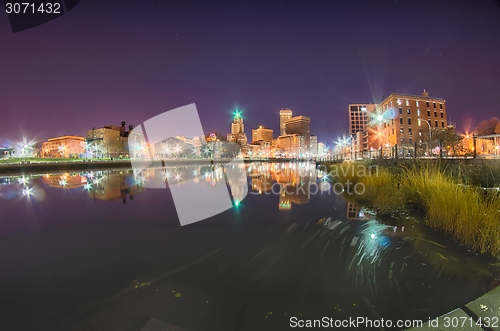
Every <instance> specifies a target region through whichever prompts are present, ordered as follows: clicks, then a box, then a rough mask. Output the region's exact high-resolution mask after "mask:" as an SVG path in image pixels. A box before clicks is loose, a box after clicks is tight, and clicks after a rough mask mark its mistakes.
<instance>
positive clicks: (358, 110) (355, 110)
mask: <svg viewBox="0 0 500 331" xmlns="http://www.w3.org/2000/svg"><path fill="white" fill-rule="evenodd" d="M375 107H376V105H374V104H349V108H348V111H349V135H351V136H353V135H355V134H356V133H357V132H360V131H361V132H364V131H366V130H367V127H368V114H369V113H370V112H373V110H374V109H375Z"/></svg>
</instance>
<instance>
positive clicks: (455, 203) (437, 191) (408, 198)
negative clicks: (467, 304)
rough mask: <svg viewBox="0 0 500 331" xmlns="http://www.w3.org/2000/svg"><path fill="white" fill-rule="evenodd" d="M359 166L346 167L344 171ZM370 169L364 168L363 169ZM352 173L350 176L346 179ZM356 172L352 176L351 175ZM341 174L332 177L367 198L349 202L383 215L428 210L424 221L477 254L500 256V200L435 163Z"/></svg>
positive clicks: (358, 198) (344, 165)
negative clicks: (359, 187)
mask: <svg viewBox="0 0 500 331" xmlns="http://www.w3.org/2000/svg"><path fill="white" fill-rule="evenodd" d="M352 166H357V167H359V166H360V165H359V164H356V165H355V163H344V164H342V165H340V167H352ZM365 166H366V165H365ZM344 173H348V174H349V175H348V176H343V174H344ZM353 174H354V175H353ZM357 174H361V175H362V172H359V171H358V172H342V171H341V172H340V175H339V176H336V178H333V180H336V181H338V182H341V183H345V182H346V181H347V180H349V181H350V182H353V183H362V184H364V186H365V191H364V193H363V194H360V195H355V196H352V197H351V198H352V199H354V200H356V201H358V202H361V203H365V204H368V205H370V206H371V207H374V208H375V209H377V210H378V211H379V212H382V213H397V212H398V211H404V210H406V209H418V210H421V211H423V212H425V215H426V223H427V224H428V225H429V226H430V227H432V228H434V229H436V230H438V231H440V232H443V233H445V234H447V235H450V236H452V237H453V238H455V240H457V241H458V242H459V243H460V244H462V245H464V246H466V247H468V248H469V249H471V250H473V251H474V252H477V253H490V254H493V255H496V256H500V196H499V195H498V194H497V193H493V194H492V193H488V194H486V193H485V191H484V190H483V189H480V188H475V187H471V186H467V185H463V184H462V183H460V182H458V181H457V180H454V179H452V178H451V177H450V176H449V175H447V174H445V173H444V172H443V171H442V170H439V167H438V166H437V165H425V166H422V165H420V166H419V165H417V166H413V167H411V168H402V169H401V171H400V173H394V172H392V173H391V172H389V171H388V170H387V169H385V168H379V169H378V171H377V172H367V173H366V175H364V176H357Z"/></svg>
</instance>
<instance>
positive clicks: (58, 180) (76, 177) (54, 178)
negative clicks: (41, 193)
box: [43, 173, 87, 189]
mask: <svg viewBox="0 0 500 331" xmlns="http://www.w3.org/2000/svg"><path fill="white" fill-rule="evenodd" d="M43 182H44V183H45V184H47V185H49V186H50V187H55V188H68V189H74V188H79V187H84V186H85V185H86V184H87V177H85V176H82V175H81V174H79V173H64V174H50V175H45V176H43Z"/></svg>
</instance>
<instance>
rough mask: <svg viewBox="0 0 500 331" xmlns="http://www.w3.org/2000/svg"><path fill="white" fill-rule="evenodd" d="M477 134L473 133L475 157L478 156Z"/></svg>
mask: <svg viewBox="0 0 500 331" xmlns="http://www.w3.org/2000/svg"><path fill="white" fill-rule="evenodd" d="M476 140H477V134H475V133H474V134H473V135H472V142H473V144H474V147H473V148H474V158H477V146H476Z"/></svg>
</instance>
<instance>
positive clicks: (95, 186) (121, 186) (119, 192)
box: [84, 170, 144, 203]
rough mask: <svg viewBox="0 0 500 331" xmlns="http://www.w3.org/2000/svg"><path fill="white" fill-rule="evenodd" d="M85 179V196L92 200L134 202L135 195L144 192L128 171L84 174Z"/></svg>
mask: <svg viewBox="0 0 500 331" xmlns="http://www.w3.org/2000/svg"><path fill="white" fill-rule="evenodd" d="M84 177H85V178H86V179H87V180H86V182H88V184H87V185H86V189H87V192H88V193H87V194H88V196H89V197H91V198H93V199H99V200H122V202H123V203H127V196H128V197H129V200H131V201H132V200H134V196H135V195H136V194H137V193H140V192H142V191H144V188H143V186H142V185H141V183H137V182H136V181H135V180H134V174H133V172H132V171H131V170H130V171H106V172H104V171H96V172H89V173H86V174H84Z"/></svg>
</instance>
